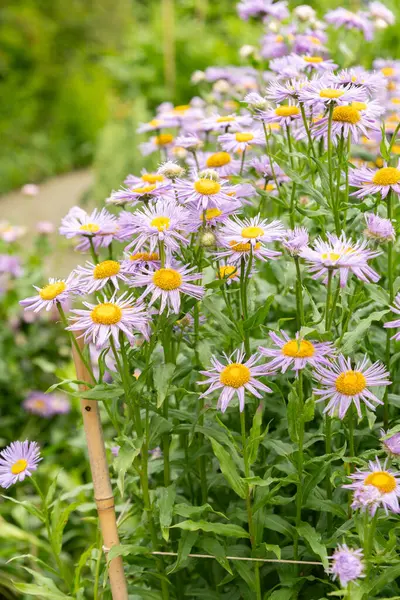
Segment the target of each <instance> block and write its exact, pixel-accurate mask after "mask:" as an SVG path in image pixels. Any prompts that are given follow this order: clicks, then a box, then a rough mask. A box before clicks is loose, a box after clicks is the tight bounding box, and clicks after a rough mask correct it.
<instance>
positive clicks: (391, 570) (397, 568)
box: [369, 565, 400, 598]
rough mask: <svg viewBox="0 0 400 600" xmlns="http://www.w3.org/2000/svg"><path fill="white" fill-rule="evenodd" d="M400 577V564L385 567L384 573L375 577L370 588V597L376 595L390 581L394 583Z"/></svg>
mask: <svg viewBox="0 0 400 600" xmlns="http://www.w3.org/2000/svg"><path fill="white" fill-rule="evenodd" d="M398 577H400V565H393V566H392V567H385V569H384V571H383V573H382V574H381V575H379V576H378V577H375V578H374V580H373V584H372V586H371V587H370V588H369V595H370V597H371V598H373V597H375V595H376V594H378V593H379V592H380V591H381V590H383V588H384V587H385V586H386V585H389V583H392V582H393V581H394V580H395V579H397V578H398Z"/></svg>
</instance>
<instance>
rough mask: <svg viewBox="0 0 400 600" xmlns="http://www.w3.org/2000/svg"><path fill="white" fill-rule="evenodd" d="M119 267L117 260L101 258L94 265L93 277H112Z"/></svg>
mask: <svg viewBox="0 0 400 600" xmlns="http://www.w3.org/2000/svg"><path fill="white" fill-rule="evenodd" d="M120 269H121V266H120V264H119V262H117V261H116V260H103V262H101V263H99V264H98V265H96V266H95V268H94V271H93V277H94V278H95V279H105V278H106V277H112V276H113V275H117V274H118V273H119V271H120Z"/></svg>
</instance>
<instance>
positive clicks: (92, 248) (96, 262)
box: [89, 236, 99, 265]
mask: <svg viewBox="0 0 400 600" xmlns="http://www.w3.org/2000/svg"><path fill="white" fill-rule="evenodd" d="M89 244H90V254H91V255H92V259H93V262H94V264H95V265H97V264H98V262H99V257H98V256H97V252H96V250H95V247H94V244H93V237H92V236H90V237H89Z"/></svg>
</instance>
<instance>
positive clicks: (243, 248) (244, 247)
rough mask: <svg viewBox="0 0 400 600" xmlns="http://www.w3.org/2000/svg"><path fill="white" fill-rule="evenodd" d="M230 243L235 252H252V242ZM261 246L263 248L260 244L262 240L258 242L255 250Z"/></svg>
mask: <svg viewBox="0 0 400 600" xmlns="http://www.w3.org/2000/svg"><path fill="white" fill-rule="evenodd" d="M229 245H230V246H231V248H232V250H233V251H234V252H250V250H251V244H250V242H246V243H241V242H229ZM260 248H261V244H260V242H257V243H256V244H255V245H254V250H259V249H260Z"/></svg>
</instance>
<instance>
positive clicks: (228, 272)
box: [218, 265, 237, 279]
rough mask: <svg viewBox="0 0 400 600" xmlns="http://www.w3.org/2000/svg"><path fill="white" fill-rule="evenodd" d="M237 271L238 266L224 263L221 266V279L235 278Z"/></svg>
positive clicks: (219, 272)
mask: <svg viewBox="0 0 400 600" xmlns="http://www.w3.org/2000/svg"><path fill="white" fill-rule="evenodd" d="M236 273H237V267H235V266H233V265H224V266H222V267H220V268H219V271H218V275H219V278H220V279H233V278H234V277H235V275H236Z"/></svg>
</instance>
